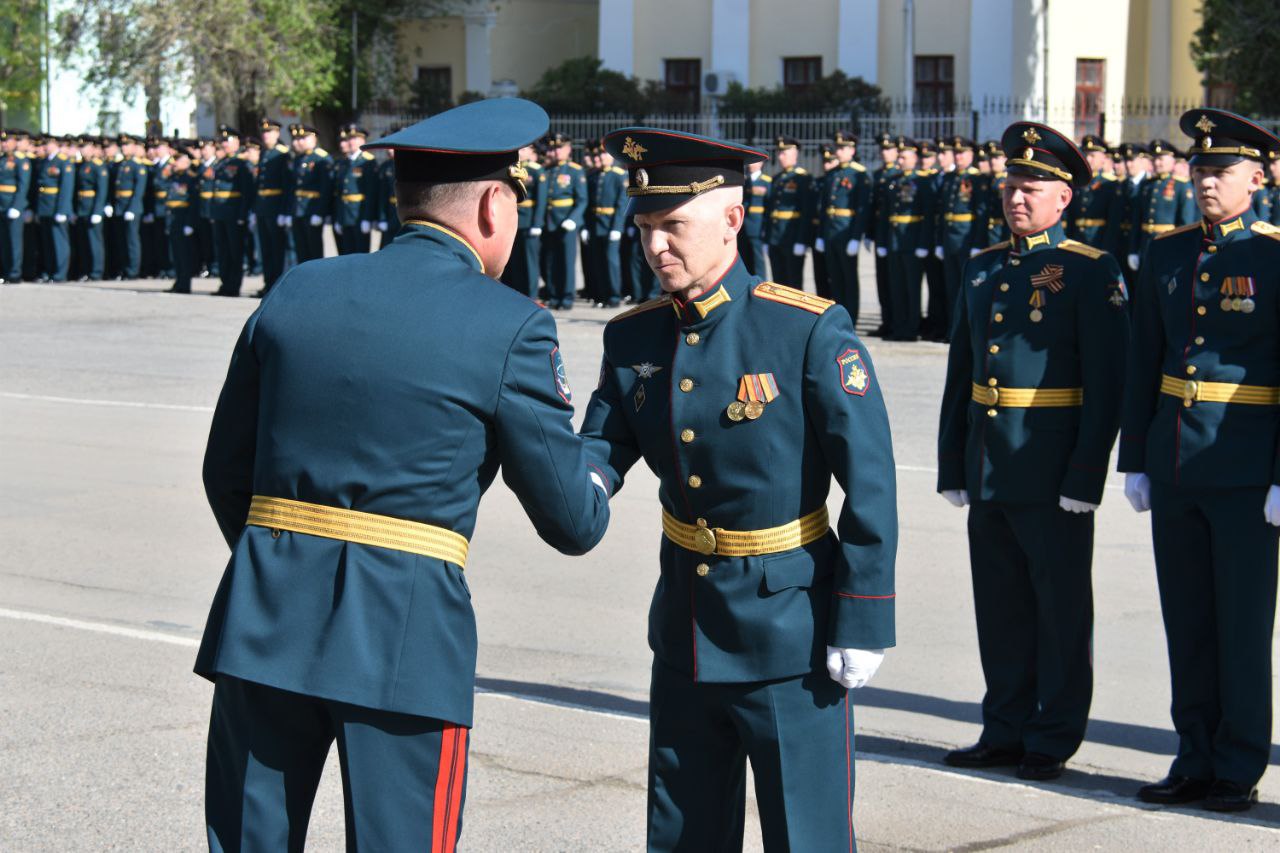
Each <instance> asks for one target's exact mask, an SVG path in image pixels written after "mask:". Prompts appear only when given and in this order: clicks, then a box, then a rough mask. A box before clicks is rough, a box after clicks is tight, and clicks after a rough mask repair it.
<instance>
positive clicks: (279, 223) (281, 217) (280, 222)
mask: <svg viewBox="0 0 1280 853" xmlns="http://www.w3.org/2000/svg"><path fill="white" fill-rule="evenodd" d="M284 220H285V215H284V214H283V213H282V214H280V215H279V216H277V217H276V227H277V228H284V227H285V224H284Z"/></svg>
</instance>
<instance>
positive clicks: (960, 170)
mask: <svg viewBox="0 0 1280 853" xmlns="http://www.w3.org/2000/svg"><path fill="white" fill-rule="evenodd" d="M950 147H951V157H952V160H953V162H954V166H955V168H953V169H952V170H951V171H950V172H947V173H946V175H945V176H944V177H943V179H942V183H941V185H940V187H939V196H938V206H937V213H936V223H937V224H936V228H937V237H936V243H937V244H936V245H935V246H934V249H933V252H934V258H935V259H936V260H940V261H942V270H943V282H944V286H945V288H946V291H945V294H944V295H945V300H944V301H943V302H942V304H941V305H939V306H937V310H939V311H940V312H941V314H940V316H939V319H938V322H937V323H935V324H934V330H935V332H937V333H938V334H937V337H939V338H941V339H943V340H947V339H948V338H949V336H950V330H951V321H952V316H951V313H952V311H953V310H954V308H955V304H956V299H957V298H958V296H959V295H960V283H961V274H962V273H963V271H964V265H965V262H966V261H968V260H969V258H970V257H971V256H972V255H974V254H976V253H977V251H978V250H979V249H980V248H982V246H983V245H985V241H984V240H980V237H985V235H984V234H983V233H982V232H983V230H984V229H982V228H981V227H980V226H983V225H985V224H986V218H987V209H986V204H985V202H986V199H985V198H984V197H983V180H982V176H981V173H979V172H978V169H977V167H975V166H974V165H973V155H974V148H975V143H974V141H973V140H972V139H968V138H967V137H964V136H955V137H952V138H951V140H950ZM933 310H934V308H932V307H931V308H930V309H929V311H930V313H931V314H932V312H933Z"/></svg>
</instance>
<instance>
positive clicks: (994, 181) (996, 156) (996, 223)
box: [960, 140, 1009, 290]
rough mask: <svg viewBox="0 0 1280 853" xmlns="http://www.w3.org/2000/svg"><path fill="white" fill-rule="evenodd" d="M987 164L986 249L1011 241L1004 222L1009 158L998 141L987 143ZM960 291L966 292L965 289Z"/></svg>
mask: <svg viewBox="0 0 1280 853" xmlns="http://www.w3.org/2000/svg"><path fill="white" fill-rule="evenodd" d="M987 162H988V163H990V165H991V175H990V176H989V177H988V178H987V182H986V187H985V191H984V195H985V196H986V202H985V206H986V210H987V233H986V237H985V239H984V240H983V241H982V248H984V249H985V248H987V247H989V246H994V245H995V244H997V243H999V242H1002V241H1004V240H1008V239H1009V223H1007V222H1005V221H1004V185H1005V183H1006V182H1007V181H1008V173H1007V172H1006V171H1005V165H1006V163H1007V162H1008V158H1006V157H1005V154H1004V149H1003V148H1001V147H1000V143H999V142H998V141H996V140H992V141H991V142H988V143H987ZM960 289H961V290H964V288H963V287H961V288H960Z"/></svg>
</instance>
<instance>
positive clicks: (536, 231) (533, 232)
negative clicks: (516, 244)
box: [529, 228, 542, 237]
mask: <svg viewBox="0 0 1280 853" xmlns="http://www.w3.org/2000/svg"><path fill="white" fill-rule="evenodd" d="M529 236H530V237H541V236H542V229H541V228H530V229H529Z"/></svg>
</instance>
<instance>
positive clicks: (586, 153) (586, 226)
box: [578, 139, 605, 306]
mask: <svg viewBox="0 0 1280 853" xmlns="http://www.w3.org/2000/svg"><path fill="white" fill-rule="evenodd" d="M582 171H583V173H584V176H585V178H586V182H587V206H586V208H584V210H583V212H582V227H581V228H579V229H578V239H579V241H580V242H581V243H582V248H581V251H580V253H579V256H580V257H581V259H582V290H581V291H579V292H578V295H579V296H583V297H586V300H587V302H588V303H589V304H592V305H597V306H598V305H602V304H604V301H605V297H604V295H603V294H602V293H601V291H600V277H599V276H598V275H596V256H595V252H594V251H593V250H592V247H591V237H592V235H594V234H595V227H596V224H595V223H596V206H597V205H598V204H599V202H598V201H597V200H596V197H597V196H598V195H599V192H600V178H601V177H603V175H604V173H603V172H602V171H601V170H600V141H599V140H597V139H589V140H587V142H586V143H585V144H584V145H583V146H582Z"/></svg>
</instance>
